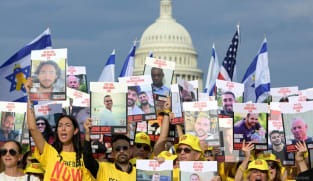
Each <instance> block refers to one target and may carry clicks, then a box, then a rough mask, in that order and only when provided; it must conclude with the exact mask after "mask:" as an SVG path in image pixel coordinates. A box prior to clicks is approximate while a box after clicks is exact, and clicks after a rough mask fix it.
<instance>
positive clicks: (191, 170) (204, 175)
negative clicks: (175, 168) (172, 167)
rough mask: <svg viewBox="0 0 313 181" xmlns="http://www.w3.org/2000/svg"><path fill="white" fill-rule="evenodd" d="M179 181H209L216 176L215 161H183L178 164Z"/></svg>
mask: <svg viewBox="0 0 313 181" xmlns="http://www.w3.org/2000/svg"><path fill="white" fill-rule="evenodd" d="M179 169H180V180H181V181H190V180H201V181H211V180H212V179H213V178H214V176H216V175H217V162H216V161H183V162H179Z"/></svg>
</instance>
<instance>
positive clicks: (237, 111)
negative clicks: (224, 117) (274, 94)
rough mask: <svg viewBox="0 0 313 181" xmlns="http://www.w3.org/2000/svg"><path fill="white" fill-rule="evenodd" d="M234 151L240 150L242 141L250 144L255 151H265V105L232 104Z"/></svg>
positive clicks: (266, 107)
mask: <svg viewBox="0 0 313 181" xmlns="http://www.w3.org/2000/svg"><path fill="white" fill-rule="evenodd" d="M233 109H234V128H233V130H234V150H240V149H241V147H242V143H243V140H245V141H246V143H248V142H252V143H254V145H255V149H256V150H267V113H268V105H267V104H266V103H234V104H233Z"/></svg>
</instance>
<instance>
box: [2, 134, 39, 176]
mask: <svg viewBox="0 0 313 181" xmlns="http://www.w3.org/2000/svg"><path fill="white" fill-rule="evenodd" d="M0 155H1V161H2V163H3V165H4V172H2V173H1V174H0V180H1V181H27V180H29V181H39V179H38V178H37V177H34V176H30V175H25V174H24V172H23V171H22V170H20V169H19V168H18V163H19V161H21V159H22V157H23V154H22V147H21V145H20V143H18V142H17V141H14V140H10V141H6V142H5V143H4V145H3V146H2V147H1V149H0Z"/></svg>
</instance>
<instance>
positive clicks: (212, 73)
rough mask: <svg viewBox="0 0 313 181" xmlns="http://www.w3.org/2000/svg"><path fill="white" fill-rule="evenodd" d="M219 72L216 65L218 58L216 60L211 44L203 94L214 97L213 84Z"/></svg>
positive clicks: (218, 67)
mask: <svg viewBox="0 0 313 181" xmlns="http://www.w3.org/2000/svg"><path fill="white" fill-rule="evenodd" d="M219 71H220V66H219V64H218V58H217V54H216V51H215V45H214V44H213V47H212V56H211V61H210V65H209V69H208V76H207V79H206V84H205V89H204V92H206V93H208V94H209V96H213V95H214V88H215V82H216V79H217V76H218V73H219Z"/></svg>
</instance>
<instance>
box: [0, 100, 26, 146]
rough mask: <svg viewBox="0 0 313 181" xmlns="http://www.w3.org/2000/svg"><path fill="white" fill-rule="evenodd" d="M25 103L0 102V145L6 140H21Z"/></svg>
mask: <svg viewBox="0 0 313 181" xmlns="http://www.w3.org/2000/svg"><path fill="white" fill-rule="evenodd" d="M26 108H27V104H26V103H17V102H0V117H1V128H0V145H2V143H4V142H5V141H8V140H16V141H18V142H21V140H22V130H23V125H24V120H25V113H26Z"/></svg>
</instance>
